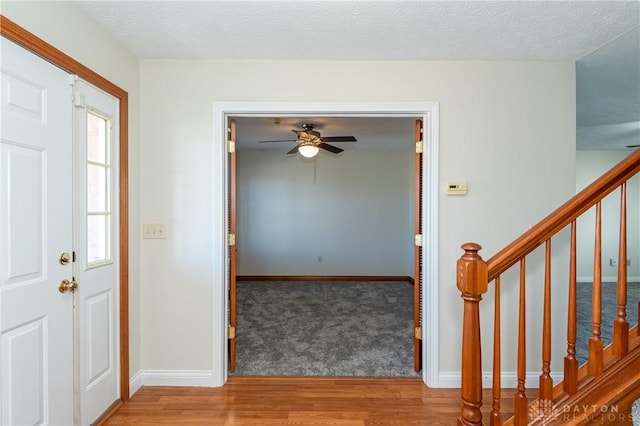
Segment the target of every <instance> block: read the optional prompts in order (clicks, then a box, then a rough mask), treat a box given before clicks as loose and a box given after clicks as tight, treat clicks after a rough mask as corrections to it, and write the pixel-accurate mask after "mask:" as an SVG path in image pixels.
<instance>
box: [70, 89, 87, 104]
mask: <svg viewBox="0 0 640 426" xmlns="http://www.w3.org/2000/svg"><path fill="white" fill-rule="evenodd" d="M86 105H87V102H86V100H85V97H84V93H82V92H81V91H79V90H76V91H74V92H73V106H75V107H76V108H84V107H85V106H86Z"/></svg>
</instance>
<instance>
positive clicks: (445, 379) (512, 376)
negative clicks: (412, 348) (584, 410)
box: [438, 371, 563, 389]
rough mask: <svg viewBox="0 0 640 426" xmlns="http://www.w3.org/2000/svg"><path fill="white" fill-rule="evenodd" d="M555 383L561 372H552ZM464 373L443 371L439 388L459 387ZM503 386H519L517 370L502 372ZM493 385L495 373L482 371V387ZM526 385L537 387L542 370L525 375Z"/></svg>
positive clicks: (558, 379) (488, 387) (439, 378)
mask: <svg viewBox="0 0 640 426" xmlns="http://www.w3.org/2000/svg"><path fill="white" fill-rule="evenodd" d="M551 378H552V379H553V382H554V383H558V382H560V381H561V380H562V379H563V377H562V374H561V373H551ZM461 379H462V373H460V372H459V371H443V372H441V373H440V375H439V377H438V387H439V388H459V387H460V383H461ZM500 381H501V386H502V387H503V388H516V387H517V386H518V375H517V374H516V372H515V371H507V372H503V373H502V378H501V380H500ZM492 386H493V375H492V374H491V373H490V372H486V371H485V372H483V373H482V387H483V388H486V389H490V388H491V387H492ZM525 386H526V388H527V389H537V388H538V387H539V386H540V372H539V371H535V372H533V371H530V372H528V373H527V374H526V375H525Z"/></svg>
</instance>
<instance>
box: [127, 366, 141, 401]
mask: <svg viewBox="0 0 640 426" xmlns="http://www.w3.org/2000/svg"><path fill="white" fill-rule="evenodd" d="M141 387H142V371H138V372H137V373H136V374H134V375H133V377H131V378H130V379H129V396H133V395H134V394H135V393H136V392H138V391H139V390H140V388H141Z"/></svg>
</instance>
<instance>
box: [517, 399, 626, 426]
mask: <svg viewBox="0 0 640 426" xmlns="http://www.w3.org/2000/svg"><path fill="white" fill-rule="evenodd" d="M533 420H537V421H541V422H542V424H546V423H547V422H551V421H563V422H568V421H575V420H578V421H581V422H599V423H600V424H603V423H610V422H613V423H616V424H621V423H629V424H631V422H632V418H631V414H630V413H621V412H620V410H619V407H618V406H617V405H588V404H583V405H575V406H571V405H559V406H557V407H554V406H553V403H552V402H551V401H542V400H538V401H537V402H533V403H532V404H531V405H529V421H530V422H531V421H533Z"/></svg>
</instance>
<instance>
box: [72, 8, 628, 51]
mask: <svg viewBox="0 0 640 426" xmlns="http://www.w3.org/2000/svg"><path fill="white" fill-rule="evenodd" d="M77 4H78V5H79V6H80V7H81V8H82V9H83V10H84V11H85V12H86V13H87V14H88V15H90V16H91V17H92V18H93V19H94V20H96V21H97V22H98V23H99V24H100V25H102V26H104V27H105V28H107V29H108V31H109V32H110V33H111V34H113V35H114V36H115V37H116V38H117V39H118V40H120V41H121V42H122V43H123V44H125V45H126V46H128V47H129V48H130V49H131V51H133V52H134V53H135V54H136V55H137V56H138V57H140V58H149V59H151V58H185V59H187V58H188V59H192V58H199V59H328V60H447V59H451V60H477V59H488V60H500V59H506V60H576V59H579V58H581V57H583V56H585V55H587V54H589V53H591V52H592V51H594V50H595V49H597V48H599V47H601V46H603V45H604V44H606V43H608V42H609V41H611V40H612V39H613V38H615V37H617V36H619V35H620V34H622V33H624V32H626V31H628V30H629V29H630V28H632V27H633V26H635V25H637V24H638V4H637V2H635V1H634V2H624V1H623V2H620V1H587V2H575V1H558V2H556V1H541V2H535V1H397V0H396V1H304V0H297V1H93V2H92V1H78V2H77Z"/></svg>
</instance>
